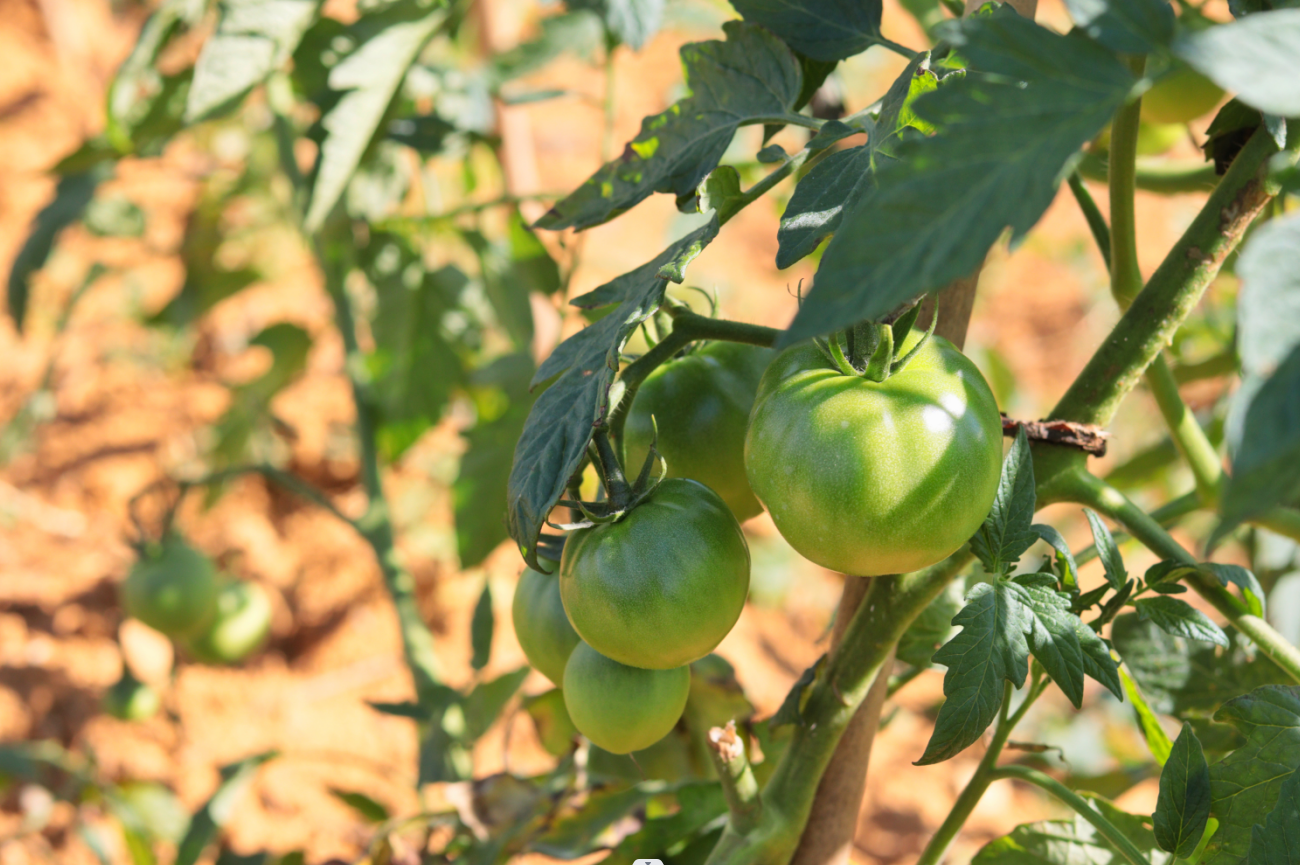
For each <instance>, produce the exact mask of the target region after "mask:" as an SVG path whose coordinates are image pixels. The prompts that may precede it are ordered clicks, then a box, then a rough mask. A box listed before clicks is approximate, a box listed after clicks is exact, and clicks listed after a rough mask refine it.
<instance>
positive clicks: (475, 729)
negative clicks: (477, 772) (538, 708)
mask: <svg viewBox="0 0 1300 865" xmlns="http://www.w3.org/2000/svg"><path fill="white" fill-rule="evenodd" d="M481 603H482V602H481V601H480V605H481ZM529 672H531V668H530V667H520V668H519V669H517V670H513V671H511V672H509V673H506V674H505V675H503V676H498V677H497V678H495V679H493V680H491V681H489V682H480V683H479V684H477V685H475V686H474V690H472V691H470V692H469V694H468V696H466V697H465V738H466V739H468V740H469V741H471V742H473V741H475V740H476V739H478V738H479V737H480V736H482V735H483V734H484V733H486V732H487V731H488V728H489V727H491V726H492V725H493V724H494V723H495V722H496V719H497V716H498V715H500V714H501V710H502V709H503V708H505V705H506V703H508V702H510V698H511V697H513V696H514V695H515V691H518V690H519V686H520V685H522V684H523V683H524V679H526V678H528V674H529Z"/></svg>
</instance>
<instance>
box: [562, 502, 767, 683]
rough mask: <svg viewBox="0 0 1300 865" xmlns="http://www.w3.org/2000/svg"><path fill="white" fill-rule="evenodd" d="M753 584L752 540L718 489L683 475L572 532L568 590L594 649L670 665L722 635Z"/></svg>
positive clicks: (579, 626)
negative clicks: (617, 514) (608, 518)
mask: <svg viewBox="0 0 1300 865" xmlns="http://www.w3.org/2000/svg"><path fill="white" fill-rule="evenodd" d="M748 593H749V546H748V545H747V544H746V543H745V536H744V534H742V533H741V531H740V523H738V522H736V518H735V516H733V515H732V513H731V511H730V510H728V508H727V505H726V503H725V502H723V501H722V499H721V498H719V497H718V494H717V493H715V492H714V491H713V490H711V489H709V488H708V487H706V486H704V485H703V484H701V483H699V482H697V481H693V480H684V479H680V478H670V479H668V480H665V481H664V482H663V483H661V484H660V485H659V486H658V488H657V489H655V490H654V492H653V493H651V494H650V496H649V498H647V499H646V500H645V501H643V502H642V503H641V504H639V505H637V506H636V507H635V508H633V509H632V510H631V511H630V512H628V513H627V514H626V515H625V516H624V517H623V518H622V519H620V520H619V521H617V522H613V523H604V524H600V525H596V526H592V527H591V528H586V529H579V530H578V531H575V532H573V533H572V534H571V535H569V539H568V540H567V541H566V542H565V544H564V555H563V556H562V557H561V558H560V597H561V598H562V599H563V601H564V609H565V611H566V612H568V614H569V621H570V622H572V623H573V628H574V630H576V631H577V632H578V635H579V636H581V637H582V639H583V640H585V641H586V642H588V643H590V644H591V646H592V648H594V649H595V650H596V651H598V652H600V653H601V654H603V655H606V656H608V657H610V658H613V659H614V660H616V661H618V662H620V663H623V664H627V665H629V666H632V667H643V668H645V669H650V670H668V669H672V668H674V667H681V666H684V665H685V664H689V663H690V662H691V661H694V660H697V659H699V658H702V657H704V656H705V655H707V654H708V653H709V652H711V651H713V648H714V646H716V645H718V643H720V642H722V638H723V637H725V636H727V633H728V632H729V631H730V630H731V628H732V626H733V625H735V624H736V619H738V618H740V611H741V610H742V609H743V608H744V606H745V596H746V595H747V594H748Z"/></svg>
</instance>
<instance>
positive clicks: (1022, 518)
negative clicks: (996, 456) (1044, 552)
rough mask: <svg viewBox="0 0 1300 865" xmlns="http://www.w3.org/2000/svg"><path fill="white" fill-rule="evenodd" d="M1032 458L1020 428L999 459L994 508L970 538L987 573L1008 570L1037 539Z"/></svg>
mask: <svg viewBox="0 0 1300 865" xmlns="http://www.w3.org/2000/svg"><path fill="white" fill-rule="evenodd" d="M1034 504H1035V497H1034V461H1033V459H1032V457H1031V456H1030V453H1029V439H1028V438H1026V436H1025V431H1024V428H1023V427H1022V428H1021V429H1020V430H1019V431H1018V432H1017V433H1016V438H1015V441H1014V442H1013V443H1012V445H1011V450H1009V451H1008V452H1007V456H1006V459H1004V460H1003V461H1002V477H1001V478H1000V479H999V481H998V491H997V495H996V496H995V497H994V499H993V508H992V509H991V510H990V511H989V515H988V516H987V517H986V518H985V519H984V524H983V525H982V526H980V529H979V531H977V532H976V533H975V534H974V536H972V537H971V539H970V546H971V551H972V552H974V553H975V555H976V556H977V557H978V558H979V560H980V562H981V563H983V565H984V569H985V570H986V571H988V572H989V573H990V574H997V575H1001V574H1005V573H1008V572H1009V571H1010V570H1011V569H1012V568H1013V567H1015V564H1016V562H1018V561H1020V556H1021V555H1022V554H1023V553H1024V552H1025V550H1027V549H1029V548H1030V547H1031V546H1033V544H1034V541H1036V540H1038V534H1037V533H1036V532H1035V531H1034V530H1033V522H1034Z"/></svg>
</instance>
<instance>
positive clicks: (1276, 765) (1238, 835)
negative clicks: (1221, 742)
mask: <svg viewBox="0 0 1300 865" xmlns="http://www.w3.org/2000/svg"><path fill="white" fill-rule="evenodd" d="M1214 719H1215V720H1216V721H1219V722H1220V723H1225V724H1231V725H1232V726H1234V727H1236V728H1237V730H1238V731H1239V732H1241V733H1242V734H1243V735H1244V736H1245V737H1246V744H1245V745H1244V746H1243V747H1241V748H1238V749H1237V750H1236V751H1234V752H1233V753H1231V754H1229V755H1228V756H1227V757H1225V758H1224V759H1223V760H1221V761H1219V762H1218V763H1215V764H1214V765H1213V766H1211V767H1210V792H1211V795H1212V797H1213V805H1212V806H1211V809H1210V811H1211V813H1212V814H1213V815H1214V816H1215V817H1217V818H1218V820H1219V831H1218V832H1216V833H1215V834H1214V837H1213V838H1211V839H1210V843H1209V845H1208V846H1207V847H1206V850H1205V858H1204V859H1202V860H1201V861H1202V862H1203V863H1205V865H1229V863H1231V865H1236V863H1239V862H1240V861H1241V860H1242V859H1244V858H1245V857H1246V854H1247V853H1248V852H1249V850H1250V846H1251V834H1252V829H1253V827H1254V826H1255V824H1256V822H1257V821H1258V820H1259V818H1260V817H1261V816H1262V815H1264V814H1268V813H1269V812H1271V811H1272V810H1273V808H1274V807H1275V806H1276V805H1277V802H1278V799H1279V797H1280V795H1281V792H1282V785H1283V783H1284V782H1285V781H1286V780H1287V779H1288V778H1289V777H1290V776H1291V775H1292V774H1294V773H1295V771H1296V770H1297V769H1300V687H1297V686H1294V685H1293V686H1290V687H1283V686H1280V685H1269V686H1266V687H1263V688H1258V689H1256V690H1254V691H1252V692H1250V693H1249V694H1245V695H1243V696H1241V697H1237V698H1235V699H1233V700H1231V701H1229V702H1228V703H1226V704H1224V706H1223V708H1221V709H1220V710H1219V711H1218V712H1217V713H1215V716H1214Z"/></svg>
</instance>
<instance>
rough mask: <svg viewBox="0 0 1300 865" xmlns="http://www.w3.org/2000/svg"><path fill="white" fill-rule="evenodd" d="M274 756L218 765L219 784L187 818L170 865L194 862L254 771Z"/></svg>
mask: <svg viewBox="0 0 1300 865" xmlns="http://www.w3.org/2000/svg"><path fill="white" fill-rule="evenodd" d="M276 756H278V754H277V753H276V752H274V751H267V752H266V753H264V754H258V755H257V756H255V757H248V758H247V759H244V760H240V761H239V762H238V763H231V764H230V765H228V766H223V767H221V784H220V785H219V786H218V787H217V789H216V792H215V793H213V794H212V797H211V798H210V799H208V801H207V802H205V803H204V804H203V807H202V808H200V809H199V810H198V811H197V812H196V813H195V814H194V817H193V818H192V819H191V820H190V826H189V829H187V830H186V832H185V837H184V838H182V839H181V842H180V844H179V845H178V846H177V848H176V860H175V863H174V865H194V863H195V862H197V861H198V859H199V856H201V855H202V854H203V851H204V850H205V849H207V846H208V845H209V844H211V843H212V842H213V841H214V840H216V837H217V833H218V832H220V831H221V829H222V827H224V826H225V825H226V822H227V821H228V820H229V819H230V816H231V814H233V813H234V810H235V806H236V805H237V804H238V803H239V800H240V798H241V797H242V796H243V795H244V791H245V790H247V789H248V787H249V785H250V784H252V783H253V778H254V777H255V776H256V775H257V770H258V769H260V768H261V766H262V764H263V763H265V762H267V761H268V760H271V759H274V758H275V757H276Z"/></svg>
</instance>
